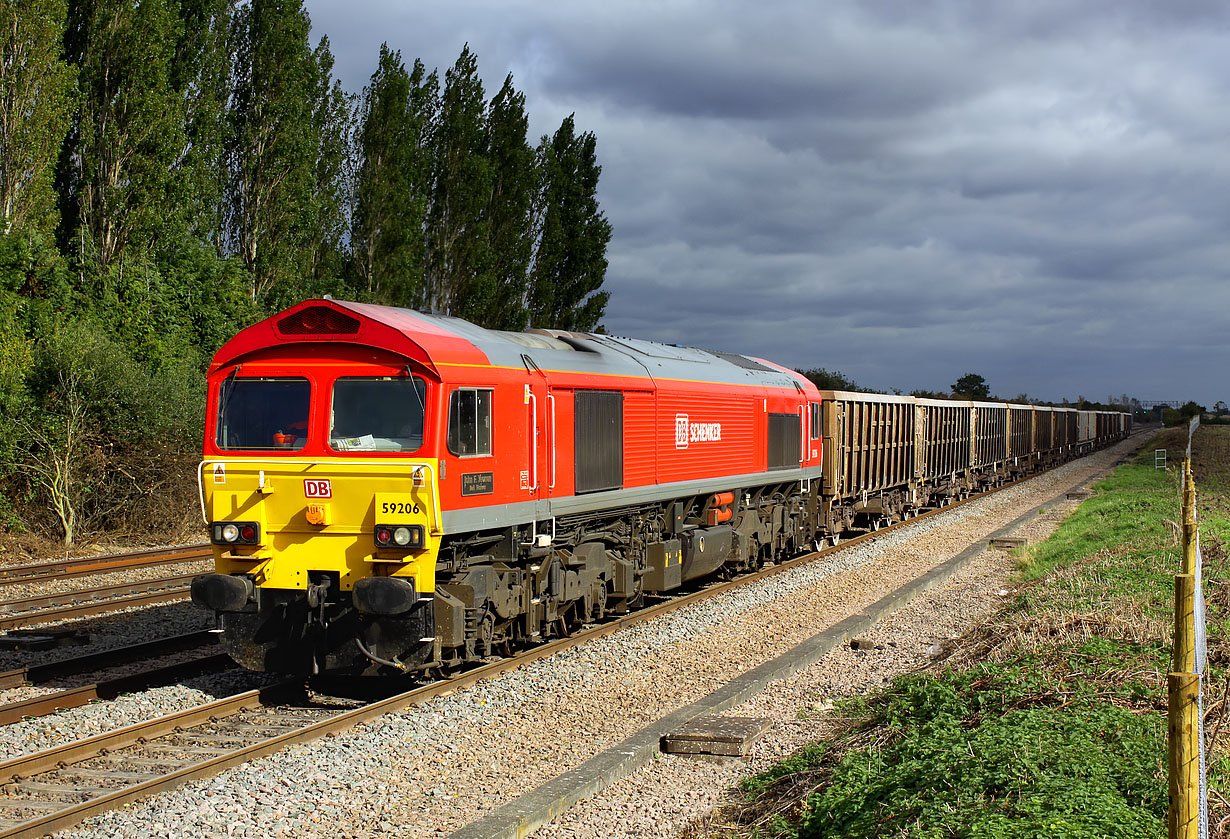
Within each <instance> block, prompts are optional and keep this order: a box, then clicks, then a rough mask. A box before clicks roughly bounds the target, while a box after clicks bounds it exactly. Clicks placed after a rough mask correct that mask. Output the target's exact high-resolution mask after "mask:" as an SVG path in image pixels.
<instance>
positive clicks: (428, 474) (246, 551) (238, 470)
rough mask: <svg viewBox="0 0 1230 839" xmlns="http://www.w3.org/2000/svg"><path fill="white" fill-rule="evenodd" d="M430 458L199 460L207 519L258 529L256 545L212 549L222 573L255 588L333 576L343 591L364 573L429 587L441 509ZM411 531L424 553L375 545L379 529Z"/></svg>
mask: <svg viewBox="0 0 1230 839" xmlns="http://www.w3.org/2000/svg"><path fill="white" fill-rule="evenodd" d="M437 468H438V467H437V465H436V462H435V461H434V460H414V461H405V460H396V461H394V460H392V459H389V460H379V461H359V462H356V461H355V460H353V459H342V458H336V459H330V460H319V461H287V460H281V459H274V458H260V459H256V458H243V459H227V460H213V461H205V462H203V463H202V464H201V487H202V499H203V503H204V510H205V518H206V520H207V521H208V522H210V523H211V524H212V523H215V522H223V521H245V522H247V521H252V522H257V523H259V525H260V543H259V544H258V545H256V546H252V547H249V546H220V545H216V544H215V545H214V558H215V562H216V568H217V571H218V573H220V574H250V575H252V578H253V582H254V583H255V585H256V586H257V587H258V588H265V587H267V588H275V589H306V588H307V587H308V585H309V572H319V571H323V572H334V573H336V574H337V575H338V581H339V583H340V586H341V590H342V591H349V590H351V589H352V588H353V587H354V583H355V581H356V580H358V579H361V578H363V577H371V576H396V577H408V578H412V579H413V580H414V583H415V588H416V589H417V590H418V591H419V592H420V593H423V594H425V595H427V594H431V593H432V592H434V591H435V587H436V585H435V575H436V554H437V552H438V550H439V543H440V542H439V540H440V528H439V505H438V503H437V498H436V486H437V482H436V469H437ZM401 524H409V525H418V526H421V527H422V528H423V533H424V540H423V546H422V547H421V548H410V549H405V548H397V547H391V548H379V549H378V548H377V547H376V544H375V535H374V534H375V528H376V526H377V525H401Z"/></svg>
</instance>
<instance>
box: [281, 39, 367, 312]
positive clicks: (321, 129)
mask: <svg viewBox="0 0 1230 839" xmlns="http://www.w3.org/2000/svg"><path fill="white" fill-rule="evenodd" d="M312 60H313V62H314V64H315V66H316V73H315V77H314V81H315V95H314V97H313V103H314V108H313V112H312V135H313V137H314V139H315V140H316V184H315V196H314V201H313V202H312V212H313V216H314V218H315V219H316V224H314V225H312V226H311V227H310V228H309V232H310V237H309V242H308V245H309V254H310V259H311V267H310V270H309V272H308V274H309V276H310V277H311V278H312V279H313V281H314V284H315V288H313V289H312V290H311V292H312V293H314V294H318V293H321V291H320V289H324V288H331V287H334V284H335V283H336V281H337V280H338V279H339V278H340V277H341V274H342V240H343V239H344V238H345V235H346V231H347V219H346V208H347V207H348V206H350V204H351V198H350V192H351V191H352V189H353V186H352V184H351V179H350V178H349V177H348V172H347V164H348V162H349V160H350V158H351V154H350V133H351V132H350V111H351V108H352V102H351V97H350V96H348V95H347V94H346V92H345V91H343V90H342V85H341V82H339V81H337V80H336V79H334V78H333V53H332V52H330V50H329V39H328V37H324V38H321V39H320V44H319V45H318V46H317V47H316V49H315V51H314V52H313V53H312ZM290 302H297V301H295V300H293V299H292V300H291V301H290Z"/></svg>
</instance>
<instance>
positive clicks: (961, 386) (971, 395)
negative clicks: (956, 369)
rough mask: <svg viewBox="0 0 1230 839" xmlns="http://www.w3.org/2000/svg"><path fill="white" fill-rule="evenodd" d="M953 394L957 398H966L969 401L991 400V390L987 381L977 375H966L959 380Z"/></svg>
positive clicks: (954, 385)
mask: <svg viewBox="0 0 1230 839" xmlns="http://www.w3.org/2000/svg"><path fill="white" fill-rule="evenodd" d="M952 392H953V394H954V395H956V396H964V397H965V398H967V399H990V398H991V389H990V388H989V387H988V386H987V380H986V379H984V378H982V376H979V375H978V374H977V373H966V374H965V375H964V376H962V377H961V378H959V379H957V380H956V381H955V382H954V383H953V385H952Z"/></svg>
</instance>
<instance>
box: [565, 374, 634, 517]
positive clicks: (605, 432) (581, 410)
mask: <svg viewBox="0 0 1230 839" xmlns="http://www.w3.org/2000/svg"><path fill="white" fill-rule="evenodd" d="M574 407H575V415H574V416H575V425H574V428H573V433H574V434H575V437H574V440H575V442H576V491H577V493H578V494H580V493H582V492H598V491H600V490H604V489H619V488H620V487H622V486H623V485H624V395H623V394H622V393H619V392H618V391H607V390H578V391H577V392H576V397H575V402H574Z"/></svg>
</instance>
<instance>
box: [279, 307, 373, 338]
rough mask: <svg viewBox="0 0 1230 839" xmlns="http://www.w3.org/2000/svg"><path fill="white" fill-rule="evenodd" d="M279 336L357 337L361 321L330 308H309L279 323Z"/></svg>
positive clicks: (288, 316)
mask: <svg viewBox="0 0 1230 839" xmlns="http://www.w3.org/2000/svg"><path fill="white" fill-rule="evenodd" d="M277 330H278V334H279V335H284V336H287V337H297V336H301V335H357V334H358V332H359V321H358V319H357V318H352V317H351V316H350V315H348V314H345V313H344V312H339V311H338V310H337V309H331V308H329V307H328V306H308V307H307V308H306V309H300V310H299V311H297V312H295V313H294V314H293V315H287V316H286V317H284V318H282V319H281V320H279V321H278V323H277Z"/></svg>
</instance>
